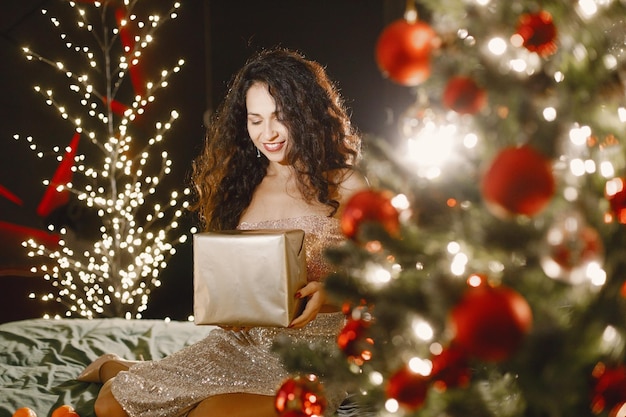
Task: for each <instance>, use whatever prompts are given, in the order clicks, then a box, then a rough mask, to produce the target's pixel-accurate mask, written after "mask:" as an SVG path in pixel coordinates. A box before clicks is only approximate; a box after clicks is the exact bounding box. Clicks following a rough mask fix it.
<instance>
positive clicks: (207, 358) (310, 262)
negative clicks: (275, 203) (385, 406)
mask: <svg viewBox="0 0 626 417" xmlns="http://www.w3.org/2000/svg"><path fill="white" fill-rule="evenodd" d="M239 228H240V229H289V228H291V229H302V230H304V231H305V244H306V251H307V271H308V280H309V281H314V280H316V281H319V280H322V279H324V277H325V276H326V275H327V274H328V272H329V271H330V269H329V265H328V264H327V263H326V262H325V260H324V255H323V251H324V249H325V248H326V247H327V246H329V245H335V244H337V243H339V242H340V241H341V239H342V236H341V233H340V230H339V221H338V220H337V219H334V218H330V217H323V216H305V217H295V218H290V219H283V220H276V221H264V222H260V223H242V224H240V225H239ZM343 324H344V316H343V314H342V313H320V314H318V316H317V317H316V319H315V320H313V321H312V322H310V323H309V324H307V325H306V326H305V327H304V328H302V329H284V328H268V327H256V328H252V329H250V330H248V331H239V332H234V331H227V330H222V329H220V328H216V329H215V330H213V331H212V332H211V333H210V334H209V335H208V336H207V337H206V338H205V339H203V340H201V341H200V342H197V343H195V344H193V345H191V346H189V347H186V348H184V349H182V350H180V351H179V352H176V353H174V354H172V355H170V356H168V357H166V358H163V359H161V360H156V361H147V362H141V363H139V364H137V365H134V366H132V367H131V368H130V369H129V370H128V371H127V372H121V373H120V374H118V376H117V377H115V379H114V380H113V383H112V386H111V389H112V392H113V395H114V396H115V398H116V400H117V401H118V402H119V403H120V404H121V405H122V407H123V408H124V410H126V412H127V413H128V414H129V416H131V417H135V416H142V417H157V416H158V417H165V416H167V417H175V416H180V415H184V414H185V413H187V412H188V411H189V410H190V409H192V408H193V407H195V406H196V405H197V404H198V403H199V402H201V401H202V400H204V399H206V398H208V397H210V396H212V395H216V394H226V393H251V394H262V395H270V396H273V395H274V394H275V393H276V390H277V388H278V387H279V386H280V384H281V383H282V382H283V381H284V380H285V378H287V377H288V376H289V374H288V373H287V371H286V369H285V368H284V366H283V364H282V363H281V359H280V357H279V355H278V354H276V353H274V352H272V350H271V348H272V344H273V342H274V340H275V339H276V338H277V337H279V336H285V335H286V336H289V337H291V338H293V339H294V340H296V341H298V342H299V341H311V342H324V343H336V337H337V334H338V332H339V331H340V330H341V328H342V327H343ZM325 393H326V395H325V396H326V399H327V400H328V403H329V406H328V409H327V413H326V415H333V413H334V412H335V409H336V408H337V407H338V406H339V403H340V402H341V400H342V399H343V398H344V396H345V392H343V390H342V389H340V388H338V387H331V386H329V385H327V386H326V390H325Z"/></svg>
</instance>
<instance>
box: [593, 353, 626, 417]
mask: <svg viewBox="0 0 626 417" xmlns="http://www.w3.org/2000/svg"><path fill="white" fill-rule="evenodd" d="M593 377H594V380H595V386H594V388H593V392H592V395H591V411H592V412H593V413H594V414H600V413H602V412H604V411H605V410H608V411H609V416H611V417H615V416H618V415H621V414H618V413H617V412H618V411H619V410H620V409H621V408H622V407H623V406H625V405H626V366H624V365H622V366H617V367H614V368H607V367H606V365H605V364H603V363H598V364H597V365H596V366H595V368H594V369H593Z"/></svg>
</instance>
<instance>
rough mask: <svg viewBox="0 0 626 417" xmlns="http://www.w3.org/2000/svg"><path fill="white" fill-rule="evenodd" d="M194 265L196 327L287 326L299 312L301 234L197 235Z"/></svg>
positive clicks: (303, 275) (291, 231) (302, 279)
mask: <svg viewBox="0 0 626 417" xmlns="http://www.w3.org/2000/svg"><path fill="white" fill-rule="evenodd" d="M193 263H194V266H193V276H194V305H193V307H194V322H195V323H196V324H217V325H225V326H265V327H287V326H288V325H289V323H291V321H292V320H293V318H294V317H296V316H297V315H298V314H300V313H301V311H302V308H303V303H304V300H301V299H296V298H295V294H296V292H297V291H298V290H299V289H300V288H302V287H304V286H305V285H306V283H307V271H306V251H305V247H304V231H303V230H299V229H288V230H283V229H270V230H231V231H222V232H203V233H196V234H195V235H194V237H193Z"/></svg>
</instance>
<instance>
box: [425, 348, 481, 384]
mask: <svg viewBox="0 0 626 417" xmlns="http://www.w3.org/2000/svg"><path fill="white" fill-rule="evenodd" d="M431 360H432V363H433V369H432V371H431V373H430V375H431V379H432V383H433V386H434V387H435V389H437V390H439V391H445V390H446V389H448V388H453V387H465V386H467V385H468V384H469V382H470V379H471V376H472V371H471V370H470V368H469V365H468V358H467V354H466V353H465V351H463V350H462V349H459V348H458V347H456V346H450V347H448V348H446V349H444V350H443V351H442V352H441V353H440V354H438V355H435V356H433V357H432V358H431Z"/></svg>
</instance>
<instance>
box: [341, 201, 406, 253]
mask: <svg viewBox="0 0 626 417" xmlns="http://www.w3.org/2000/svg"><path fill="white" fill-rule="evenodd" d="M391 197H392V195H391V193H390V192H388V191H384V190H369V189H368V190H362V191H359V192H357V193H355V194H354V195H352V197H350V199H349V200H348V202H347V203H346V205H345V207H344V209H343V212H342V214H341V219H340V222H341V223H340V224H341V231H342V232H343V234H344V235H346V237H348V238H350V239H353V240H358V234H359V229H360V227H361V224H363V223H365V222H376V223H379V224H380V225H381V226H382V227H383V228H384V229H385V230H386V231H387V233H389V234H390V235H395V234H397V233H398V231H399V229H400V219H399V213H398V210H397V209H396V208H395V207H394V206H393V205H392V204H391Z"/></svg>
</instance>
